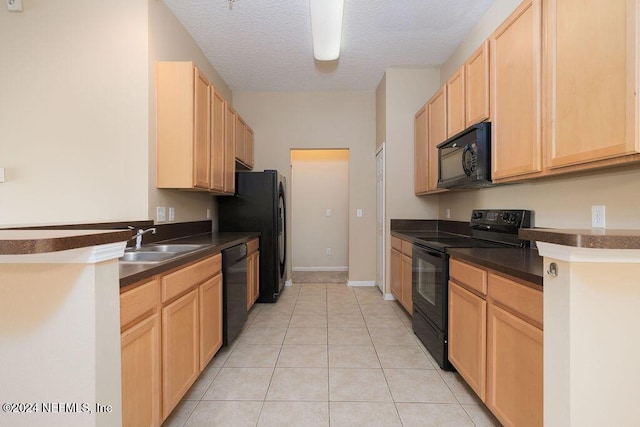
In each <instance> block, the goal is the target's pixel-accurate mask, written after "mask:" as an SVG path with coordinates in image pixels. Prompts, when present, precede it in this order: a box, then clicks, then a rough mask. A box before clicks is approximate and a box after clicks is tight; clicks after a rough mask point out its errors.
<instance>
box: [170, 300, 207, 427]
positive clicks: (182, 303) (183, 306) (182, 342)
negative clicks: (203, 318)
mask: <svg viewBox="0 0 640 427" xmlns="http://www.w3.org/2000/svg"><path fill="white" fill-rule="evenodd" d="M199 324H200V321H199V318H198V289H194V290H192V291H191V292H189V293H188V294H186V295H184V296H182V297H180V298H178V299H177V300H176V301H174V302H172V303H171V304H168V305H167V306H166V307H164V308H163V309H162V396H163V399H162V412H163V417H164V418H165V419H166V418H167V417H168V416H169V414H170V413H171V411H173V408H175V407H176V405H177V404H178V403H179V402H180V399H181V398H182V396H184V394H185V393H186V392H187V391H188V390H189V387H191V385H192V384H193V383H194V382H195V380H196V378H198V375H200V354H199V342H200V336H199V329H200V328H199Z"/></svg>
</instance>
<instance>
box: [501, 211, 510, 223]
mask: <svg viewBox="0 0 640 427" xmlns="http://www.w3.org/2000/svg"><path fill="white" fill-rule="evenodd" d="M502 220H503V221H509V212H504V213H503V214H502Z"/></svg>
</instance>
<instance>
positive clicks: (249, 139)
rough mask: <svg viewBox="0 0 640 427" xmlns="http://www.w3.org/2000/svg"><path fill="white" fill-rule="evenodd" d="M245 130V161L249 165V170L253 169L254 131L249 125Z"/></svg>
mask: <svg viewBox="0 0 640 427" xmlns="http://www.w3.org/2000/svg"><path fill="white" fill-rule="evenodd" d="M245 125H246V123H245ZM244 129H245V133H244V150H245V155H244V159H245V162H246V163H247V167H248V168H249V169H253V129H251V128H250V127H249V125H246V126H245V128H244Z"/></svg>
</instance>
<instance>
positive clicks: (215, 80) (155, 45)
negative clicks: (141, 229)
mask: <svg viewBox="0 0 640 427" xmlns="http://www.w3.org/2000/svg"><path fill="white" fill-rule="evenodd" d="M148 1H149V105H150V110H149V113H150V116H149V156H148V157H149V164H150V165H152V167H151V168H150V169H149V189H148V192H149V211H148V216H149V218H152V219H155V218H156V207H157V206H164V207H167V208H168V207H174V208H175V209H176V211H175V212H176V221H178V222H179V221H194V220H203V219H206V212H207V209H211V210H212V215H213V216H214V219H215V217H217V214H216V212H215V207H216V205H215V204H214V203H213V200H212V197H211V196H210V195H209V194H208V193H201V192H186V191H183V190H167V189H162V190H161V189H157V188H156V176H157V173H156V167H155V165H156V162H157V154H156V153H157V152H156V114H155V111H156V97H155V85H156V79H155V78H156V72H155V67H156V62H157V61H193V62H195V64H196V65H197V66H198V68H199V69H200V70H201V71H202V72H203V73H204V74H205V75H206V76H207V78H208V79H209V81H210V82H211V83H212V84H213V85H214V86H215V87H216V89H217V90H218V91H220V92H221V93H222V95H223V96H224V97H225V99H227V100H228V101H229V102H231V101H232V93H231V89H229V86H227V84H226V82H225V81H224V80H223V79H222V78H221V77H220V75H219V74H218V73H217V71H216V70H215V68H214V67H213V66H211V64H210V63H209V61H208V60H207V58H206V57H205V55H204V53H203V52H202V50H200V48H199V47H198V46H197V45H196V44H195V42H194V41H193V39H192V38H191V36H190V35H189V33H187V31H186V30H185V29H184V27H183V26H182V24H181V23H180V22H179V21H178V19H177V18H176V17H175V16H174V15H173V13H171V10H170V9H169V8H168V7H167V5H166V4H165V3H164V2H163V1H162V0H148ZM213 223H214V224H217V221H215V220H214V222H213Z"/></svg>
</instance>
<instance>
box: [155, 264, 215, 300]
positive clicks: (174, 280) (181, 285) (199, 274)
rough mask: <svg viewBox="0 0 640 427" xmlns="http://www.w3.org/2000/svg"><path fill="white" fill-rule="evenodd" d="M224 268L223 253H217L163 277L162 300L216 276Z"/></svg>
mask: <svg viewBox="0 0 640 427" xmlns="http://www.w3.org/2000/svg"><path fill="white" fill-rule="evenodd" d="M221 269H222V255H221V254H217V255H214V256H212V257H209V258H207V259H204V260H202V261H198V262H196V263H195V264H191V265H189V266H187V267H185V268H181V269H180V270H177V271H174V272H173V273H170V274H167V275H166V276H164V277H163V278H162V302H163V303H164V302H167V301H169V300H170V299H171V298H173V297H175V296H178V295H180V294H181V293H183V292H184V291H186V290H188V289H189V288H191V287H193V286H195V285H197V284H198V283H201V282H203V281H205V280H206V279H208V278H209V277H212V276H214V275H215V274H217V273H218V272H219V271H220V270H221Z"/></svg>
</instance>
